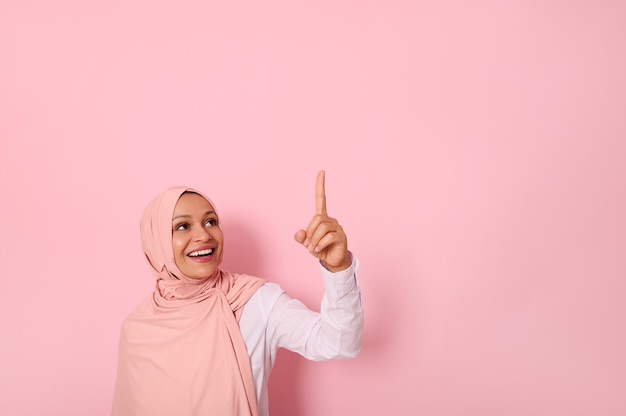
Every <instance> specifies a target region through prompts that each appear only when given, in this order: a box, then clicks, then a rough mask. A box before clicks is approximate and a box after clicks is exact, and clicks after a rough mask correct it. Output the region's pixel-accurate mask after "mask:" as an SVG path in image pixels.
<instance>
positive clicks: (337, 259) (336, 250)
mask: <svg viewBox="0 0 626 416" xmlns="http://www.w3.org/2000/svg"><path fill="white" fill-rule="evenodd" d="M324 179H325V172H324V171H323V170H321V171H320V172H319V173H318V174H317V182H316V184H315V215H313V218H312V219H311V221H310V222H309V225H308V226H307V228H306V230H298V232H297V233H296V235H295V236H294V237H295V239H296V241H297V242H298V243H300V244H302V245H303V246H304V247H306V249H307V250H309V253H311V254H312V255H313V256H315V257H316V258H318V259H319V260H321V261H322V264H323V265H324V267H326V268H327V269H328V270H330V271H331V272H338V271H341V270H344V269H347V268H348V267H349V266H350V264H351V260H350V257H349V255H348V238H347V236H346V233H345V232H344V231H343V228H342V227H341V225H340V224H339V222H338V221H337V220H336V219H334V218H331V217H329V216H328V214H327V213H326V189H325V186H324Z"/></svg>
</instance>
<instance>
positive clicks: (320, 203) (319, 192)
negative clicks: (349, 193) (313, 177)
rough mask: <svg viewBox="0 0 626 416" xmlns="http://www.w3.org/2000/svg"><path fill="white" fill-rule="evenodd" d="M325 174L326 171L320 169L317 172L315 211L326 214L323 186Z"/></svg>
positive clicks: (324, 189)
mask: <svg viewBox="0 0 626 416" xmlns="http://www.w3.org/2000/svg"><path fill="white" fill-rule="evenodd" d="M325 176H326V172H325V171H323V170H320V171H319V172H318V174H317V183H316V184H315V212H316V213H317V214H323V215H326V188H325V187H324V178H325Z"/></svg>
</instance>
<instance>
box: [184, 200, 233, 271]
mask: <svg viewBox="0 0 626 416" xmlns="http://www.w3.org/2000/svg"><path fill="white" fill-rule="evenodd" d="M223 242H224V236H223V234H222V230H221V228H220V226H219V223H218V218H217V214H216V213H215V211H214V209H213V206H212V205H211V204H210V203H209V201H207V200H206V199H204V198H203V197H202V196H200V195H198V194H194V193H186V194H183V195H181V197H180V198H179V199H178V202H177V203H176V207H175V208H174V214H173V215H172V248H173V249H174V260H175V261H176V266H178V269H179V270H180V271H181V272H182V273H183V274H184V275H185V276H187V277H189V278H192V279H203V278H206V277H209V276H211V275H212V274H213V273H214V272H215V270H216V269H217V267H218V266H219V265H220V262H221V261H222V247H223Z"/></svg>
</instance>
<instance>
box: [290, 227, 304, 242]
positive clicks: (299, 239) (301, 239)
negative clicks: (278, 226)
mask: <svg viewBox="0 0 626 416" xmlns="http://www.w3.org/2000/svg"><path fill="white" fill-rule="evenodd" d="M293 238H294V239H295V240H296V241H297V242H298V243H300V244H302V243H304V240H305V239H306V231H304V230H298V232H296V234H295V235H294V236H293Z"/></svg>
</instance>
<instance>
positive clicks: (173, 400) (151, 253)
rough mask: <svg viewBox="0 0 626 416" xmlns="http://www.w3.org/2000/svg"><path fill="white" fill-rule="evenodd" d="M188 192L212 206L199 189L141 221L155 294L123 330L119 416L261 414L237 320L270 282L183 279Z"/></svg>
mask: <svg viewBox="0 0 626 416" xmlns="http://www.w3.org/2000/svg"><path fill="white" fill-rule="evenodd" d="M185 191H190V192H195V193H197V194H199V195H201V196H203V197H204V198H206V199H207V201H209V202H211V201H210V200H209V198H207V197H206V196H205V195H203V194H202V193H200V192H198V191H196V190H194V189H191V188H186V187H174V188H170V189H167V190H166V191H164V192H163V193H161V194H160V195H159V196H158V197H156V198H155V199H154V200H153V201H152V202H151V203H150V204H149V205H148V207H147V208H146V210H145V212H144V214H143V217H142V219H141V224H140V229H141V242H142V246H143V251H144V253H145V255H146V258H147V260H148V262H149V263H150V266H151V268H152V273H153V274H154V275H155V277H156V279H157V281H156V288H155V291H154V293H153V294H152V295H151V296H149V297H148V298H146V299H145V300H144V301H143V302H141V303H140V304H139V305H138V306H137V308H135V310H134V311H133V312H131V314H130V315H129V316H128V317H127V318H126V319H125V321H124V323H123V325H122V333H121V336H120V346H119V361H118V370H117V382H116V385H115V395H114V399H113V410H112V413H111V415H112V416H130V415H133V416H160V415H163V416H174V415H176V416H191V415H194V416H195V415H202V416H204V415H220V416H221V415H233V416H244V415H245V416H256V415H257V414H258V411H257V402H256V393H255V389H254V382H253V379H252V370H251V367H250V358H249V357H248V353H247V350H246V346H245V343H244V341H243V338H242V336H241V332H240V330H239V325H238V320H239V317H240V316H241V312H242V311H243V307H244V305H245V304H246V302H247V301H248V299H250V297H251V296H252V295H253V294H254V292H255V291H256V290H257V289H258V288H259V287H260V286H262V285H263V284H264V281H263V280H262V279H259V278H256V277H252V276H248V275H234V274H230V273H228V272H225V271H223V270H220V269H218V270H217V271H216V272H215V273H214V274H213V276H210V277H208V278H206V279H203V280H199V279H190V278H188V277H186V276H184V275H183V274H182V273H181V272H180V270H179V269H178V267H176V263H175V261H174V253H173V249H172V214H173V212H174V207H175V206H176V203H177V201H178V198H179V197H180V196H181V195H182V194H183V192H185ZM211 205H213V203H212V202H211ZM213 207H214V208H215V205H213Z"/></svg>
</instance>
